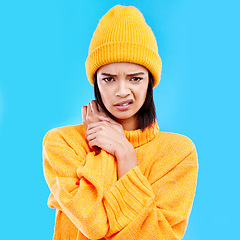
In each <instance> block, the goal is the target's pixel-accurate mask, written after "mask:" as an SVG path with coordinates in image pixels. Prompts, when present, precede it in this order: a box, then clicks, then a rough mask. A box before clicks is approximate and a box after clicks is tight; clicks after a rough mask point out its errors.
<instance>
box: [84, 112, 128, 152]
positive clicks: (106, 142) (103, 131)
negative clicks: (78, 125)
mask: <svg viewBox="0 0 240 240" xmlns="http://www.w3.org/2000/svg"><path fill="white" fill-rule="evenodd" d="M86 138H87V140H88V145H89V147H91V148H92V147H94V146H98V147H99V148H102V149H104V150H105V151H106V152H108V153H110V154H111V155H113V156H115V157H117V155H118V153H119V152H120V149H121V148H123V147H124V146H125V145H126V144H128V145H129V144H130V145H131V143H130V142H129V141H128V140H127V139H126V136H125V133H124V130H123V127H122V125H121V124H119V123H118V122H116V121H114V120H113V119H111V118H110V117H103V116H99V117H98V122H94V123H90V124H88V128H87V131H86ZM131 146H132V145H131Z"/></svg>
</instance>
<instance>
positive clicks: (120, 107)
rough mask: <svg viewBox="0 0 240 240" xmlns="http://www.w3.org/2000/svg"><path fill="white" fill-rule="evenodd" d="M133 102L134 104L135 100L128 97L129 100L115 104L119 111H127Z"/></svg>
mask: <svg viewBox="0 0 240 240" xmlns="http://www.w3.org/2000/svg"><path fill="white" fill-rule="evenodd" d="M132 104H133V100H132V99H128V100H125V101H122V102H119V103H116V104H114V107H115V108H116V109H117V110H119V111H126V110H128V109H129V108H130V107H131V106H132Z"/></svg>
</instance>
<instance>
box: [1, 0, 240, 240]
mask: <svg viewBox="0 0 240 240" xmlns="http://www.w3.org/2000/svg"><path fill="white" fill-rule="evenodd" d="M238 2H239V1H237V0H236V1H233V0H228V1H221V0H218V1H216V0H213V1H209V0H208V1H207V0H201V1H190V0H189V1H187V0H178V1H177V0H175V1H174V0H164V1H151V0H148V1H137V0H136V1H120V0H119V1H114V0H112V1H97V0H96V1H94V0H88V1H80V0H79V1H77V0H72V1H63V0H62V1H60V0H55V1H54V0H41V1H37V0H35V1H30V0H28V1H27V0H22V1H16V0H15V1H13V0H9V1H1V3H0V35H1V37H0V136H1V139H0V141H1V142H0V148H1V150H0V160H1V174H0V184H1V186H0V189H1V197H0V201H1V202H0V204H1V220H0V221H1V224H0V226H1V234H0V235H1V239H24V240H28V239H51V237H52V234H53V228H54V216H55V210H52V209H49V208H48V207H47V198H48V195H49V190H48V187H47V185H46V183H45V180H44V177H43V172H42V153H41V151H42V139H43V137H44V135H45V133H46V132H47V131H48V130H50V129H51V128H55V127H60V126H64V125H72V124H79V123H81V107H82V106H83V105H86V104H87V103H88V102H89V101H90V100H92V99H93V87H92V86H91V85H90V84H89V83H88V81H87V78H86V74H85V65H84V63H85V60H86V57H87V54H88V47H89V43H90V39H91V37H92V34H93V31H94V30H95V28H96V26H97V23H98V21H99V19H100V18H101V17H102V16H103V15H104V14H105V13H106V12H107V11H108V10H109V9H110V8H111V7H113V6H114V5H116V4H119V3H120V4H123V5H134V6H136V7H138V8H139V9H140V10H141V11H142V13H143V15H144V17H145V19H146V21H147V23H148V24H149V25H150V26H151V28H152V29H153V31H154V33H155V35H156V38H157V42H158V46H159V53H160V56H161V58H162V61H163V70H162V78H161V82H160V84H159V85H158V87H157V88H155V89H154V98H155V104H156V108H157V115H158V124H159V126H160V129H161V130H162V131H168V132H177V133H181V134H184V135H187V136H188V137H190V138H191V139H192V140H193V141H194V143H195V145H196V147H197V150H198V155H199V164H200V169H199V178H198V186H197V191H196V197H195V201H194V205H193V210H192V213H191V216H190V222H189V225H188V228H187V232H186V234H185V237H184V240H202V239H207V240H208V239H209V240H210V239H237V238H238V237H239V224H240V221H239V215H240V210H239V209H240V208H239V203H240V198H239V168H240V164H239V162H240V161H239V160H240V157H239V150H238V149H239V143H240V141H239V133H240V132H239V122H240V121H239V114H238V113H239V80H240V76H239V65H240V61H239V56H240V47H239V42H240V37H239V25H240V18H239V4H238Z"/></svg>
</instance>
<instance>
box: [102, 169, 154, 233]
mask: <svg viewBox="0 0 240 240" xmlns="http://www.w3.org/2000/svg"><path fill="white" fill-rule="evenodd" d="M104 200H105V204H106V207H107V208H109V216H108V217H109V222H110V229H111V230H112V231H113V232H112V233H114V232H116V231H120V230H121V229H123V228H124V227H125V226H126V225H128V224H129V223H130V222H131V221H132V220H133V219H134V218H135V217H136V215H138V214H140V213H141V211H142V210H143V209H144V208H146V207H147V208H149V206H150V205H151V204H152V203H153V201H154V193H153V190H152V186H151V184H150V183H149V182H148V180H147V178H146V177H145V176H143V174H142V172H141V170H140V168H139V166H136V167H135V168H133V169H131V170H130V171H128V172H127V173H126V174H125V175H124V176H122V177H121V178H120V179H119V180H118V181H117V182H116V183H115V184H114V185H113V186H112V187H111V188H110V190H109V191H108V192H107V193H106V194H105V199H104ZM111 223H115V224H116V225H115V224H114V225H115V226H111ZM113 228H115V229H113Z"/></svg>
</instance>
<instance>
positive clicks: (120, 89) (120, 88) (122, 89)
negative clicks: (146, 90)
mask: <svg viewBox="0 0 240 240" xmlns="http://www.w3.org/2000/svg"><path fill="white" fill-rule="evenodd" d="M130 92H131V91H130V89H129V87H128V84H127V82H126V81H119V82H118V84H117V90H116V95H117V96H118V97H122V98H124V97H127V96H128V95H129V94H130Z"/></svg>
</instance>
